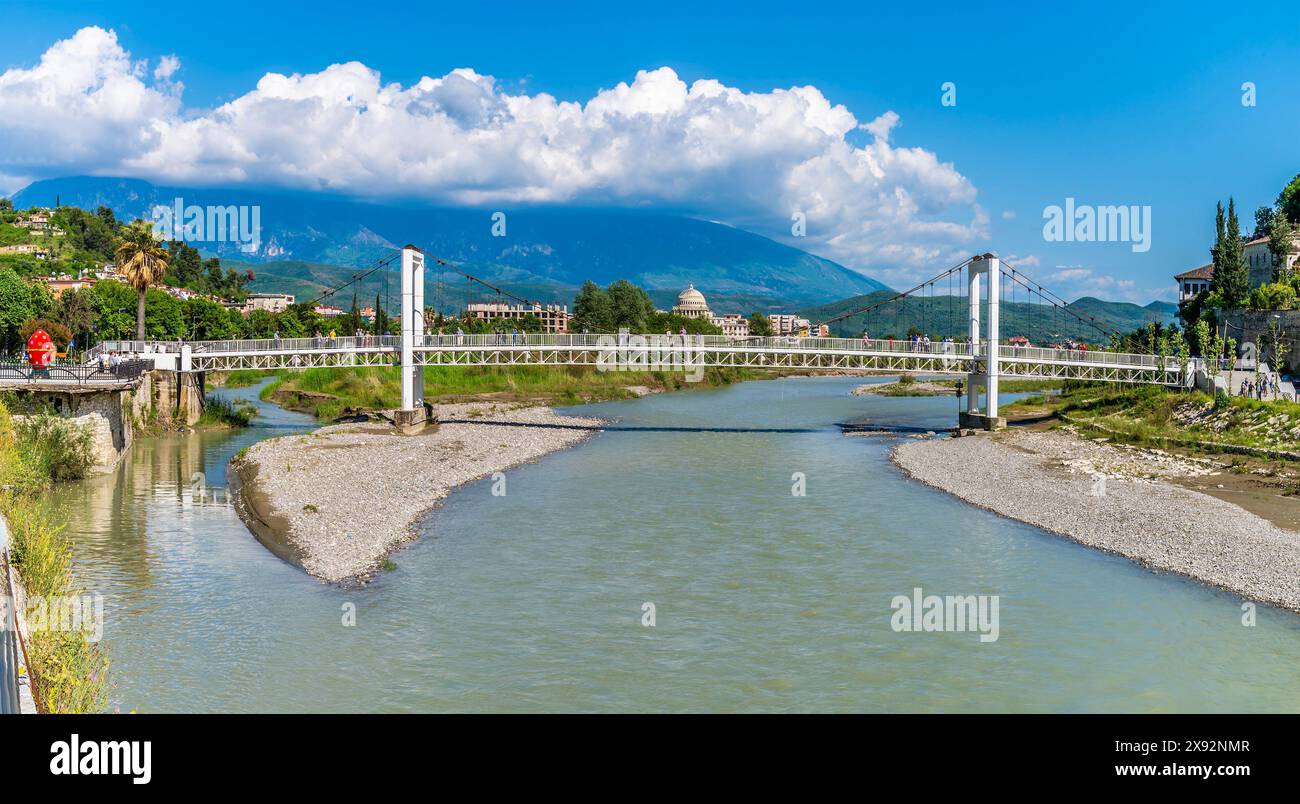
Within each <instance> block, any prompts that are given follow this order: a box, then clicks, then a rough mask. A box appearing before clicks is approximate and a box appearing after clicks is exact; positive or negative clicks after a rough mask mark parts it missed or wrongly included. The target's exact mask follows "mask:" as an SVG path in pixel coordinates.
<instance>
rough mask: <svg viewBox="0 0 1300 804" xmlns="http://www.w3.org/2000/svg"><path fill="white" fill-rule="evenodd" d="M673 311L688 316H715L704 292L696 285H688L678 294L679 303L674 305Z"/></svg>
mask: <svg viewBox="0 0 1300 804" xmlns="http://www.w3.org/2000/svg"><path fill="white" fill-rule="evenodd" d="M673 313H674V314H676V315H680V316H684V317H686V318H704V319H712V318H713V312H712V311H710V310H709V303H708V302H706V301H705V300H704V294H703V293H701V292H699V291H698V290H696V289H695V285H687V286H686V290H683V291H682V292H681V293H678V294H677V304H675V305H673Z"/></svg>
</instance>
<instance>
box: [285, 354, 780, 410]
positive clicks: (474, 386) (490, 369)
mask: <svg viewBox="0 0 1300 804" xmlns="http://www.w3.org/2000/svg"><path fill="white" fill-rule="evenodd" d="M772 376H774V375H773V373H772V372H763V371H757V370H749V369H739V368H734V369H733V368H718V367H710V368H708V369H706V370H705V372H704V377H703V379H702V380H701V381H700V382H698V383H688V382H686V378H685V376H684V375H682V374H681V373H672V372H661V371H646V372H627V371H609V372H601V371H597V370H596V369H595V368H594V367H591V366H427V367H425V370H424V389H425V398H426V399H427V400H429V401H430V402H461V401H469V400H474V399H484V398H486V399H501V400H503V401H507V400H509V401H514V400H527V401H537V402H542V403H546V404H553V405H577V404H581V403H584V402H599V401H605V400H610V399H627V398H631V397H633V396H636V394H634V393H633V392H632V391H630V390H628V389H629V388H630V387H635V386H643V387H646V388H649V389H651V390H665V391H675V390H682V389H686V388H692V387H699V388H712V387H717V386H721V385H729V384H731V383H734V382H741V381H743V380H751V379H760V378H764V379H766V378H769V377H772ZM261 396H262V399H264V400H267V401H272V402H275V403H276V404H279V405H281V406H283V407H287V408H291V409H294V410H300V411H303V412H306V413H311V414H313V415H314V416H316V417H317V418H318V419H325V420H329V419H335V418H338V417H339V416H341V415H343V414H344V413H346V412H348V411H358V410H385V409H391V408H397V407H400V406H401V400H402V386H401V375H400V373H399V371H398V369H397V368H394V367H383V368H377V367H366V368H360V367H357V368H312V369H303V370H301V371H295V372H286V373H285V374H283V375H281V376H280V378H279V379H277V380H276V381H275V382H273V383H270V384H268V385H267V386H266V388H264V389H263V390H262V394H261Z"/></svg>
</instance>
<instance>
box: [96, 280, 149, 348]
mask: <svg viewBox="0 0 1300 804" xmlns="http://www.w3.org/2000/svg"><path fill="white" fill-rule="evenodd" d="M89 293H90V299H91V307H92V309H93V310H94V312H95V332H96V334H97V335H98V336H99V337H100V338H129V337H130V336H131V324H132V319H133V318H134V317H135V316H134V315H133V313H134V311H135V308H136V305H137V301H136V296H137V295H139V294H137V293H136V292H135V290H133V289H132V288H131V286H130V285H124V284H122V283H121V282H114V281H112V280H107V281H104V282H96V283H95V285H94V286H93V287H92V288H91V289H90V291H89Z"/></svg>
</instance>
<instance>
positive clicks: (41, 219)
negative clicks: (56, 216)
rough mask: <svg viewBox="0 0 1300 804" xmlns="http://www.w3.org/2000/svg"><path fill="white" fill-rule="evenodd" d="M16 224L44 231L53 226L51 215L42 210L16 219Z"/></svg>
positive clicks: (23, 227)
mask: <svg viewBox="0 0 1300 804" xmlns="http://www.w3.org/2000/svg"><path fill="white" fill-rule="evenodd" d="M14 226H17V227H19V228H22V229H28V230H30V231H33V232H44V231H46V230H47V229H49V228H50V226H51V224H50V216H49V215H47V214H45V213H42V212H37V213H33V214H32V215H28V216H27V217H25V218H20V219H18V220H17V221H15V222H14Z"/></svg>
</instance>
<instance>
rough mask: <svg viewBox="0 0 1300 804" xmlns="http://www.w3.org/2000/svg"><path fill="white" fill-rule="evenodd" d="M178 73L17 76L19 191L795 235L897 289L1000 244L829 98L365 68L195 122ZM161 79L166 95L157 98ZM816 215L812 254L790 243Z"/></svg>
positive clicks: (279, 90) (929, 155)
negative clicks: (578, 214) (896, 283)
mask: <svg viewBox="0 0 1300 804" xmlns="http://www.w3.org/2000/svg"><path fill="white" fill-rule="evenodd" d="M181 71H182V64H181V61H180V60H179V59H178V58H177V57H176V56H174V55H166V56H163V57H162V58H161V59H159V60H158V62H157V64H156V66H155V67H154V69H153V70H152V72H150V71H149V69H148V63H147V62H146V61H135V60H133V59H132V57H131V54H129V53H127V52H126V51H125V50H124V49H123V48H122V46H121V44H120V43H119V42H118V40H117V36H116V34H115V33H114V32H113V31H109V30H104V29H102V28H93V27H92V28H84V29H82V30H80V31H78V32H77V33H76V34H75V35H74V36H72V37H71V38H69V39H66V40H62V41H60V42H57V43H55V44H54V45H52V46H51V47H50V48H49V49H48V50H47V51H46V52H45V54H44V55H43V56H42V57H41V60H40V63H39V64H38V65H36V66H34V67H30V68H25V67H11V68H10V69H8V70H7V71H6V72H4V73H3V74H0V143H3V145H0V176H11V177H19V176H21V177H32V178H40V177H46V176H55V175H66V174H69V173H74V172H84V173H92V174H99V175H130V176H138V177H141V178H146V179H150V180H153V181H158V182H167V183H176V184H182V185H184V184H187V183H202V184H204V185H207V186H213V185H221V184H227V185H246V186H275V187H288V188H299V189H308V190H321V191H327V192H334V193H339V194H345V195H350V196H360V197H369V198H385V197H402V198H410V197H416V198H424V199H427V200H429V201H432V202H436V203H446V204H465V205H479V206H483V205H493V206H497V207H506V206H508V205H510V204H567V203H577V204H588V205H590V204H612V205H617V206H623V207H644V208H656V207H657V208H666V209H673V210H680V211H684V212H686V213H688V214H693V215H697V216H700V217H703V218H712V219H718V220H722V221H725V222H727V223H731V224H734V225H737V226H742V227H745V228H750V229H753V230H755V231H759V232H761V233H763V234H768V235H771V236H776V237H778V238H781V239H784V240H786V241H787V242H791V243H795V244H797V245H799V246H801V247H803V248H806V249H808V250H811V251H814V252H816V253H821V254H825V255H826V256H829V257H832V258H835V259H838V260H841V261H843V262H845V263H847V264H849V265H851V266H853V267H855V268H859V269H863V270H868V271H871V272H873V273H875V274H877V275H880V276H882V277H884V278H886V279H887V280H904V279H907V278H912V277H916V276H919V275H920V274H922V273H924V272H925V270H927V269H931V268H934V269H938V268H942V267H946V266H945V265H941V263H945V262H951V261H956V260H959V259H961V258H962V257H964V256H966V252H967V251H969V250H970V249H971V248H973V244H974V243H976V242H977V241H980V240H984V239H986V238H987V236H988V234H987V230H988V215H987V213H986V212H985V211H984V210H983V209H981V208H980V206H979V205H978V203H977V202H976V189H975V187H974V186H973V185H972V184H971V182H970V181H969V180H968V179H967V178H966V177H965V176H963V175H962V174H961V173H959V172H958V171H957V170H956V168H955V167H954V166H953V165H952V164H951V163H946V162H943V161H941V160H940V158H939V157H938V156H937V155H936V154H935V153H933V152H931V151H928V150H925V149H924V148H920V147H903V146H900V145H896V144H895V142H894V140H895V139H896V135H897V132H898V131H899V130H900V128H901V126H902V121H901V120H900V118H899V116H898V115H897V114H896V113H895V112H893V111H885V112H883V113H881V114H879V115H877V116H875V117H873V118H872V119H871V120H868V121H867V122H860V121H859V120H858V118H857V117H856V116H855V115H854V114H853V113H851V112H850V111H849V110H848V109H847V108H845V107H844V106H843V105H840V104H834V103H832V102H831V101H830V100H829V99H827V98H826V97H825V96H824V95H823V94H822V93H821V91H820V90H818V89H817V88H816V87H812V86H804V87H792V88H789V89H773V90H771V91H770V92H745V91H742V90H740V89H737V88H734V87H729V86H726V85H724V84H722V83H720V82H718V81H714V80H708V79H702V80H698V81H695V82H693V83H690V84H687V83H686V82H685V81H683V80H682V79H681V78H680V77H679V76H678V75H677V74H676V73H675V72H674V71H673V70H672V69H670V68H668V67H660V68H658V69H654V70H643V71H640V72H638V73H637V74H636V76H635V78H634V79H633V80H632V81H631V82H630V83H619V84H618V85H616V86H614V87H612V88H609V89H604V90H601V91H599V92H597V93H596V94H595V95H594V96H593V97H591V98H589V99H587V100H585V101H584V102H573V101H562V100H559V99H556V98H555V97H553V96H551V95H549V94H546V93H536V94H531V95H530V94H525V93H523V92H522V91H520V92H519V93H518V94H516V93H514V92H511V91H509V90H507V89H506V88H504V87H503V86H501V85H500V84H498V82H497V81H496V80H495V79H494V78H493V77H492V76H488V75H483V74H481V73H478V72H476V71H475V70H472V69H467V68H462V69H456V70H453V71H451V72H449V73H447V74H446V75H443V76H441V77H427V76H426V77H423V78H421V79H420V80H419V81H417V82H415V83H413V84H411V85H409V86H402V85H401V84H398V83H393V82H385V81H384V80H383V79H382V77H381V75H380V74H379V72H378V71H376V70H374V69H373V68H371V67H368V66H367V65H365V64H361V63H359V62H348V63H345V64H333V65H330V66H328V67H326V68H324V69H323V70H321V71H319V72H315V73H305V74H293V75H282V74H278V73H267V74H266V75H264V76H263V77H262V78H261V79H260V80H259V81H258V82H257V85H256V86H255V87H254V88H252V89H251V90H249V91H247V92H246V93H244V94H242V95H239V96H238V97H236V98H235V99H234V100H231V101H229V102H228V103H225V104H223V105H221V106H218V107H216V108H213V109H202V110H199V109H187V108H185V107H184V105H183V103H182V100H181V95H182V92H183V85H182V84H181V83H179V82H178V81H177V80H176V78H177V76H178V75H179V74H180V72H181ZM150 79H152V80H150ZM795 212H802V213H804V215H805V216H806V220H807V236H806V237H804V238H800V239H798V240H797V241H796V240H795V239H792V238H791V237H790V229H789V227H790V223H789V222H790V219H791V215H792V214H793V213H795Z"/></svg>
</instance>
